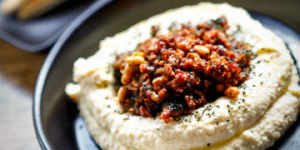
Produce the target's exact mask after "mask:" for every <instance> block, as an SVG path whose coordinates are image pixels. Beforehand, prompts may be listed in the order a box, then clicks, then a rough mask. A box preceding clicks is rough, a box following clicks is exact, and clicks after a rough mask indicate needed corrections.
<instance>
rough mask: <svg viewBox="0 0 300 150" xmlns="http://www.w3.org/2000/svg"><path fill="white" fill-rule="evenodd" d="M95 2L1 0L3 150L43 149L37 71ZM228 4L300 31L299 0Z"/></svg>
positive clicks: (241, 0) (0, 144)
mask: <svg viewBox="0 0 300 150" xmlns="http://www.w3.org/2000/svg"><path fill="white" fill-rule="evenodd" d="M95 1H96V0H0V3H1V5H0V133H1V134H0V149H5V150H6V149H7V150H27V149H28V150H38V149H40V148H39V145H38V142H37V140H36V137H35V132H34V128H33V123H32V115H31V113H32V112H31V109H32V108H31V105H32V94H33V92H34V85H35V81H36V78H37V75H38V73H39V70H40V68H41V66H42V64H43V61H44V60H45V58H46V56H47V54H48V53H49V51H50V49H51V47H52V46H53V44H54V43H55V42H56V40H57V39H58V38H59V36H60V35H61V34H62V33H63V32H64V31H65V29H66V28H67V27H68V26H70V24H72V22H73V21H74V20H76V18H78V16H80V15H81V14H83V12H85V11H88V9H89V8H90V7H91V6H92V5H93V4H94V3H95ZM99 1H101V0H99ZM115 1H117V0H115ZM146 1H147V3H148V2H149V1H150V2H151V0H145V2H146ZM188 1H197V2H198V1H199V2H200V0H188ZM212 2H224V1H221V0H213V1H212ZM228 2H229V3H231V4H233V5H236V6H242V7H244V8H247V9H249V10H252V11H255V12H260V13H263V14H266V15H269V16H273V17H275V18H278V19H280V20H282V21H283V22H285V23H287V24H289V25H290V26H291V27H293V28H294V29H295V30H296V31H298V33H299V32H300V13H299V10H300V1H299V0H285V1H283V0H230V1H228ZM109 5H114V2H112V3H111V4H109ZM120 7H128V5H124V6H122V5H120ZM124 9H126V8H124ZM128 9H129V8H128ZM107 17H109V16H107ZM298 59H299V58H298Z"/></svg>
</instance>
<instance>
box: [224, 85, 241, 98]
mask: <svg viewBox="0 0 300 150" xmlns="http://www.w3.org/2000/svg"><path fill="white" fill-rule="evenodd" d="M239 93H240V90H239V89H238V88H237V87H235V86H230V87H228V88H227V89H226V90H225V95H226V96H228V97H231V98H236V97H237V96H238V95H239Z"/></svg>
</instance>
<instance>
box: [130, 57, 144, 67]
mask: <svg viewBox="0 0 300 150" xmlns="http://www.w3.org/2000/svg"><path fill="white" fill-rule="evenodd" d="M126 61H127V62H128V63H129V64H137V65H138V64H143V63H144V62H145V59H144V58H143V57H142V56H130V57H128V58H127V59H126Z"/></svg>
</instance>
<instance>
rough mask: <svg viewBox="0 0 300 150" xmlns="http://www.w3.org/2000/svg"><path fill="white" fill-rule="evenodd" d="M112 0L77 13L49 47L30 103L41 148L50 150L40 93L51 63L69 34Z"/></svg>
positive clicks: (101, 0)
mask: <svg viewBox="0 0 300 150" xmlns="http://www.w3.org/2000/svg"><path fill="white" fill-rule="evenodd" d="M112 1H114V0H98V1H96V2H95V3H94V4H92V6H91V7H89V8H88V9H87V10H85V11H84V12H83V13H82V14H81V15H79V16H78V17H77V18H76V19H75V20H74V21H73V22H72V23H71V24H70V26H69V27H67V28H66V30H65V31H64V32H63V34H62V35H61V36H60V37H59V38H58V40H57V42H56V43H55V44H54V46H53V47H52V48H51V50H50V52H49V54H48V56H47V57H46V59H45V61H44V62H43V65H42V67H41V70H40V72H39V74H38V76H37V79H36V84H35V88H34V93H33V103H32V117H33V125H34V130H35V134H36V137H37V140H38V143H39V145H40V147H41V149H42V150H52V147H51V145H50V144H49V142H48V139H47V138H46V136H45V133H44V129H43V123H42V117H41V104H42V95H43V92H44V87H45V83H46V80H47V78H48V72H49V71H50V69H51V67H52V64H53V63H54V62H55V58H56V56H57V55H58V53H59V52H60V50H61V48H62V47H63V46H64V44H65V43H66V41H67V40H68V39H69V38H70V37H71V35H72V34H73V33H74V32H75V31H76V30H77V29H79V27H80V26H81V25H82V24H83V23H85V22H86V21H87V20H88V19H89V18H90V17H91V16H93V14H95V13H96V12H97V11H99V10H100V9H101V8H103V7H105V6H106V5H107V4H109V3H111V2H112Z"/></svg>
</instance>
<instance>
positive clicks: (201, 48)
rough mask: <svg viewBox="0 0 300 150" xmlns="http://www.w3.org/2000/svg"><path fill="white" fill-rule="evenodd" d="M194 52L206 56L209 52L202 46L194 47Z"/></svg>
mask: <svg viewBox="0 0 300 150" xmlns="http://www.w3.org/2000/svg"><path fill="white" fill-rule="evenodd" d="M194 50H195V51H196V52H197V53H198V54H200V55H206V54H208V53H209V52H210V50H209V49H208V48H207V47H205V46H202V45H196V46H194Z"/></svg>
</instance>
